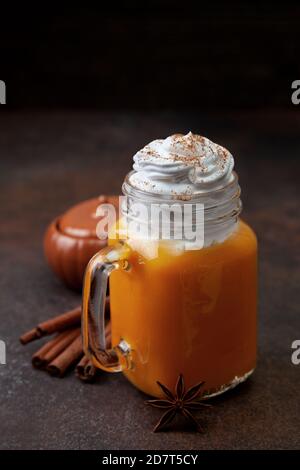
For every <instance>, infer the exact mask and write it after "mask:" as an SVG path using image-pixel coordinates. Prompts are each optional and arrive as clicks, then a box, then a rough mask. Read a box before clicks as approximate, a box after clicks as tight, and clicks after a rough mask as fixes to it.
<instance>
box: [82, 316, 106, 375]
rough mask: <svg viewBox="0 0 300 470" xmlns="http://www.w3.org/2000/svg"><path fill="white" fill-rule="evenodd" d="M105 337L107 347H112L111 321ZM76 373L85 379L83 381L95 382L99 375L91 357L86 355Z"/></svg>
mask: <svg viewBox="0 0 300 470" xmlns="http://www.w3.org/2000/svg"><path fill="white" fill-rule="evenodd" d="M105 338H106V345H107V347H108V348H109V347H111V329H110V322H108V323H107V325H106V327H105ZM75 373H76V376H77V377H78V378H79V379H80V380H83V382H93V381H94V380H95V378H96V375H97V368H96V367H95V366H94V364H93V362H92V361H91V359H89V358H88V357H87V356H86V355H84V356H83V357H82V359H81V361H80V362H79V363H78V364H77V366H76V369H75Z"/></svg>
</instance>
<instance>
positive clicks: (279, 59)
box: [0, 2, 300, 450]
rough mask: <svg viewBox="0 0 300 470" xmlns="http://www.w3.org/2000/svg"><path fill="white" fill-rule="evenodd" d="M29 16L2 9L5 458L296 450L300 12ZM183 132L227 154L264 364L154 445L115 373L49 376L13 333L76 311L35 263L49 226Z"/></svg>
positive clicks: (147, 416)
mask: <svg viewBox="0 0 300 470" xmlns="http://www.w3.org/2000/svg"><path fill="white" fill-rule="evenodd" d="M40 8H41V10H40V11H39V10H36V15H37V14H38V16H32V15H30V14H29V13H28V11H27V10H26V12H24V14H23V13H22V12H21V11H18V14H12V13H11V12H8V15H7V17H6V20H5V21H3V20H2V22H1V29H0V51H1V61H0V79H2V80H6V83H7V98H8V104H7V105H6V106H2V107H1V108H0V189H1V192H0V211H1V212H0V237H1V243H0V260H1V263H0V292H1V293H0V318H1V322H0V339H3V340H5V341H6V344H7V365H6V366H0V387H1V400H0V436H1V438H0V448H1V449H31V448H33V449H54V448H59V449H89V448H91V449H116V448H120V449H140V448H141V449H143V448H144V449H174V450H178V449H187V450H188V449H220V448H222V449H224V448H225V449H239V448H247V449H255V448H257V449H263V448H267V449H276V448H279V449H287V448H293V449H296V448H299V447H300V445H299V435H300V425H299V413H300V410H299V406H300V405H299V388H300V366H298V367H297V366H293V365H292V364H291V344H292V341H293V340H295V339H299V337H300V322H299V285H300V275H299V261H300V259H299V258H300V256H299V241H300V240H299V230H300V222H299V221H300V219H299V197H300V194H299V189H300V185H299V170H300V165H299V153H300V140H299V131H300V108H298V107H297V106H294V105H292V104H291V100H290V95H291V81H292V80H296V79H300V76H299V75H300V73H299V72H300V71H299V61H298V58H299V41H298V42H297V34H298V30H299V24H298V21H299V19H298V11H299V7H297V6H293V4H292V3H290V2H285V4H284V5H283V6H282V7H280V8H279V7H277V6H276V5H273V6H272V8H271V4H264V6H261V5H260V3H258V2H254V3H253V2H251V3H250V2H249V3H248V2H243V5H242V6H241V5H238V6H236V5H235V4H234V3H232V2H230V3H228V2H227V3H226V6H222V7H219V8H217V7H216V6H215V4H214V3H211V2H210V3H209V5H207V6H206V7H205V8H204V9H202V10H201V11H199V10H197V11H196V10H193V9H191V8H188V6H187V5H184V7H180V8H179V7H177V6H176V5H175V6H174V7H173V8H171V9H170V8H169V9H166V8H163V9H161V8H160V9H157V8H156V9H154V8H152V7H149V8H150V9H148V10H147V11H146V10H145V9H141V8H138V9H135V10H132V9H131V7H126V10H124V9H122V10H120V9H116V8H114V9H113V8H112V7H111V8H107V7H106V8H105V9H102V10H101V11H99V12H96V11H95V10H90V11H88V10H77V9H76V8H75V7H74V8H72V10H71V11H70V9H64V8H62V7H60V8H59V10H57V11H55V10H53V9H51V10H47V9H46V10H45V9H43V10H42V7H40ZM43 8H45V7H44V6H43ZM91 108H92V109H91ZM171 108H172V109H171ZM189 130H192V131H194V132H198V133H200V134H203V135H206V136H208V137H210V138H211V139H212V140H215V141H216V142H219V143H221V144H223V145H225V146H226V147H228V148H229V149H230V150H231V151H232V153H233V155H234V157H235V161H236V169H237V171H238V173H239V176H240V181H241V186H242V199H243V203H244V210H243V217H244V218H245V219H246V220H247V221H248V222H249V223H250V224H251V225H252V227H253V228H254V229H255V231H256V232H257V235H258V239H259V259H260V276H259V292H260V295H259V299H260V300H259V362H258V368H257V371H256V372H255V375H254V376H253V378H251V380H249V381H248V382H247V383H246V384H244V385H242V386H240V387H239V388H238V389H237V390H235V391H233V392H230V393H228V394H226V395H224V397H223V398H219V399H216V400H215V402H214V403H215V407H214V409H213V410H212V411H210V412H205V414H204V415H203V422H204V426H205V429H206V432H205V434H204V435H197V434H192V433H191V432H189V431H186V430H182V428H180V427H179V428H177V429H176V430H175V432H173V433H164V434H160V435H156V434H153V433H152V432H151V428H152V425H153V424H154V423H155V421H156V420H157V418H158V416H159V413H156V412H155V411H154V410H151V409H149V408H147V407H145V406H144V403H143V400H144V398H145V397H144V396H143V395H142V394H140V393H139V392H138V391H137V390H135V389H134V388H133V387H132V386H131V385H130V384H129V383H127V381H126V380H125V379H124V378H123V377H122V376H121V375H108V374H106V375H102V377H101V378H100V380H99V382H98V383H97V384H95V385H86V384H82V383H80V382H79V381H78V380H77V379H76V378H75V377H74V376H73V375H72V374H71V375H69V376H68V377H66V378H65V379H63V380H59V379H54V378H50V377H49V376H47V375H46V374H44V373H42V372H38V371H35V370H32V368H31V365H30V358H31V354H32V353H33V351H34V350H35V349H36V345H33V344H32V345H29V346H27V347H26V348H24V347H22V346H21V345H20V344H19V342H18V337H19V335H20V333H22V332H24V331H25V330H26V329H29V328H30V327H32V325H34V324H36V323H37V322H38V321H41V320H43V319H45V318H48V317H49V316H51V315H53V314H57V313H59V312H61V311H63V310H65V309H68V308H70V307H72V306H73V305H75V304H76V303H78V302H79V301H80V296H79V295H77V294H74V293H73V292H71V291H69V290H67V289H66V288H65V287H64V286H63V285H62V284H61V283H60V282H59V281H58V280H57V279H56V278H55V277H54V275H53V274H52V273H51V272H50V270H49V269H48V267H47V266H46V263H45V260H44V257H43V252H42V238H43V233H44V230H45V228H46V226H47V224H48V223H49V222H50V221H51V220H52V219H53V218H54V217H55V216H56V215H57V214H59V213H61V212H63V211H64V210H66V209H67V208H68V207H69V206H70V205H72V204H74V203H77V202H79V201H81V200H82V199H86V198H89V197H92V196H95V195H97V194H99V193H117V192H119V191H120V187H121V183H122V180H123V178H124V175H125V174H126V173H127V171H128V170H129V169H130V167H131V161H132V155H133V154H134V152H135V151H136V150H137V149H139V148H140V147H141V146H143V145H145V143H147V142H149V141H150V140H152V139H154V138H157V137H164V136H167V135H170V134H171V133H173V132H187V131H189Z"/></svg>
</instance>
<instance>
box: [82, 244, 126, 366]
mask: <svg viewBox="0 0 300 470" xmlns="http://www.w3.org/2000/svg"><path fill="white" fill-rule="evenodd" d="M127 255H128V248H126V245H124V244H122V243H118V244H116V245H114V246H112V247H106V248H104V249H103V250H101V251H99V253H97V254H96V255H95V256H93V258H92V259H91V260H90V262H89V264H88V265H87V268H86V271H85V278H84V284H83V303H82V342H83V349H84V352H85V354H86V355H87V356H88V357H89V358H90V359H91V360H92V361H93V363H94V364H95V365H96V366H97V367H99V368H100V369H103V370H105V371H107V372H120V371H122V370H127V369H129V368H130V347H129V345H128V344H127V343H126V341H125V340H121V341H120V343H119V344H118V345H117V346H115V347H113V348H110V349H108V348H107V347H106V346H107V345H106V338H105V336H106V335H105V303H106V294H107V285H108V279H109V276H110V274H111V273H112V272H113V271H115V270H117V269H126V270H127V269H128V268H129V263H128V260H127Z"/></svg>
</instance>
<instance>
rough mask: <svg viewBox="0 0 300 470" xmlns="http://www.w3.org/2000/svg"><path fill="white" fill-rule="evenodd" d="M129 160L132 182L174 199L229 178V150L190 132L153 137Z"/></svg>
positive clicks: (217, 185) (231, 163)
mask: <svg viewBox="0 0 300 470" xmlns="http://www.w3.org/2000/svg"><path fill="white" fill-rule="evenodd" d="M133 160H134V165H133V168H134V170H135V171H134V172H133V173H132V174H131V175H130V183H131V185H132V186H134V187H135V188H137V189H140V190H142V191H146V192H149V193H155V194H168V195H171V196H174V198H178V199H185V198H186V199H189V198H191V197H193V195H196V194H201V193H205V192H207V191H212V190H215V189H219V188H222V187H224V186H226V184H228V183H229V182H230V181H231V180H232V179H233V174H232V170H233V166H234V160H233V157H232V155H231V153H230V152H229V151H228V150H227V149H225V148H224V147H221V146H220V145H218V144H215V143H214V142H212V141H211V140H209V139H207V138H206V137H202V136H200V135H196V134H192V132H189V133H188V134H186V135H183V134H174V135H171V136H170V137H167V138H166V139H158V140H154V141H153V142H150V144H148V145H146V146H145V147H144V148H143V149H141V150H139V151H138V152H137V153H136V154H135V155H134V157H133Z"/></svg>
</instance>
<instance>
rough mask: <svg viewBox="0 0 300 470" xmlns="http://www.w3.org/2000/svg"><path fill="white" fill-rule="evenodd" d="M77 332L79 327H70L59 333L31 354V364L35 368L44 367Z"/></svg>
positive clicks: (78, 332)
mask: <svg viewBox="0 0 300 470" xmlns="http://www.w3.org/2000/svg"><path fill="white" fill-rule="evenodd" d="M79 334H80V328H72V329H70V330H67V331H64V332H62V333H59V334H58V335H57V336H56V337H55V338H54V339H53V340H51V341H49V342H48V343H46V344H45V345H44V346H42V348H40V349H39V350H38V351H37V352H36V353H35V354H34V355H33V356H32V365H33V366H34V367H37V368H43V367H45V366H46V365H47V364H49V363H50V362H51V361H52V360H53V359H55V358H56V357H57V356H58V355H59V354H60V353H61V352H62V351H63V350H64V349H65V348H66V347H67V346H69V344H70V343H72V341H73V340H74V339H75V338H76V337H77V336H78V335H79Z"/></svg>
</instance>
